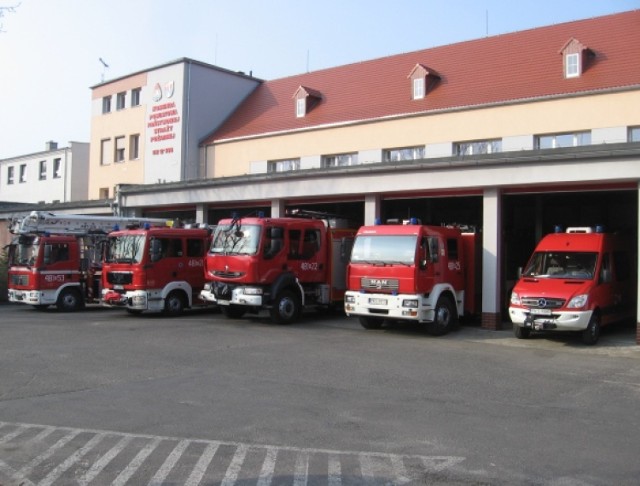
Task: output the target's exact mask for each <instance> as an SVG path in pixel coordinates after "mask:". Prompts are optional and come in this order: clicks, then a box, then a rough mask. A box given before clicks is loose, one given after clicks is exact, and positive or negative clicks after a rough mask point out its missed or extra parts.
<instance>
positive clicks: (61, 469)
mask: <svg viewBox="0 0 640 486" xmlns="http://www.w3.org/2000/svg"><path fill="white" fill-rule="evenodd" d="M102 439H104V434H98V435H94V436H93V437H92V438H91V440H90V441H89V442H87V443H86V444H85V445H84V446H82V447H81V448H80V449H78V450H77V451H76V452H75V453H73V454H71V455H70V456H69V457H68V458H67V459H66V460H65V461H63V462H62V463H61V464H59V465H58V467H56V468H55V469H53V470H52V471H51V472H50V473H49V474H47V475H46V476H45V477H44V478H43V479H42V481H40V482H39V483H38V486H51V485H52V484H53V483H54V482H55V481H56V479H58V478H59V477H60V476H62V475H63V474H64V473H65V471H66V470H67V469H69V468H70V467H71V466H73V465H74V464H75V463H76V462H77V461H78V460H80V459H81V458H82V457H83V456H84V455H85V454H86V453H87V452H89V451H90V450H91V449H93V448H94V447H95V446H96V445H97V444H98V443H99V442H100V441H101V440H102Z"/></svg>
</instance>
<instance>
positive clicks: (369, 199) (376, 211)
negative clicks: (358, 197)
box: [364, 194, 381, 225]
mask: <svg viewBox="0 0 640 486" xmlns="http://www.w3.org/2000/svg"><path fill="white" fill-rule="evenodd" d="M380 205H381V204H380V195H378V194H367V195H366V196H365V197H364V224H365V225H372V224H374V223H375V222H376V219H379V218H380Z"/></svg>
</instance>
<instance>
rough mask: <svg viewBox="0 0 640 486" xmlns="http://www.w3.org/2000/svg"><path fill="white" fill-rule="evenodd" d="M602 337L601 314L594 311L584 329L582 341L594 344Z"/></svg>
mask: <svg viewBox="0 0 640 486" xmlns="http://www.w3.org/2000/svg"><path fill="white" fill-rule="evenodd" d="M599 338H600V316H599V315H598V314H597V313H596V312H594V313H593V314H592V315H591V319H590V320H589V324H588V325H587V328H586V329H585V330H584V331H582V342H583V343H585V344H589V345H594V344H595V343H597V342H598V339H599Z"/></svg>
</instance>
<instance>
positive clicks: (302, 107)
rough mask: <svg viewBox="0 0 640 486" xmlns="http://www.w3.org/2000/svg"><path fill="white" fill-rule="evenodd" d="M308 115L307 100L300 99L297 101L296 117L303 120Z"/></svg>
mask: <svg viewBox="0 0 640 486" xmlns="http://www.w3.org/2000/svg"><path fill="white" fill-rule="evenodd" d="M306 113H307V100H306V98H298V99H297V100H296V116H297V117H298V118H302V117H303V116H304V115H305V114H306Z"/></svg>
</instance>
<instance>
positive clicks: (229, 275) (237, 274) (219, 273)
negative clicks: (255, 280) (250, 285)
mask: <svg viewBox="0 0 640 486" xmlns="http://www.w3.org/2000/svg"><path fill="white" fill-rule="evenodd" d="M213 275H214V276H215V277H220V278H240V277H242V276H244V272H223V271H222V270H215V271H214V272H213Z"/></svg>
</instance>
